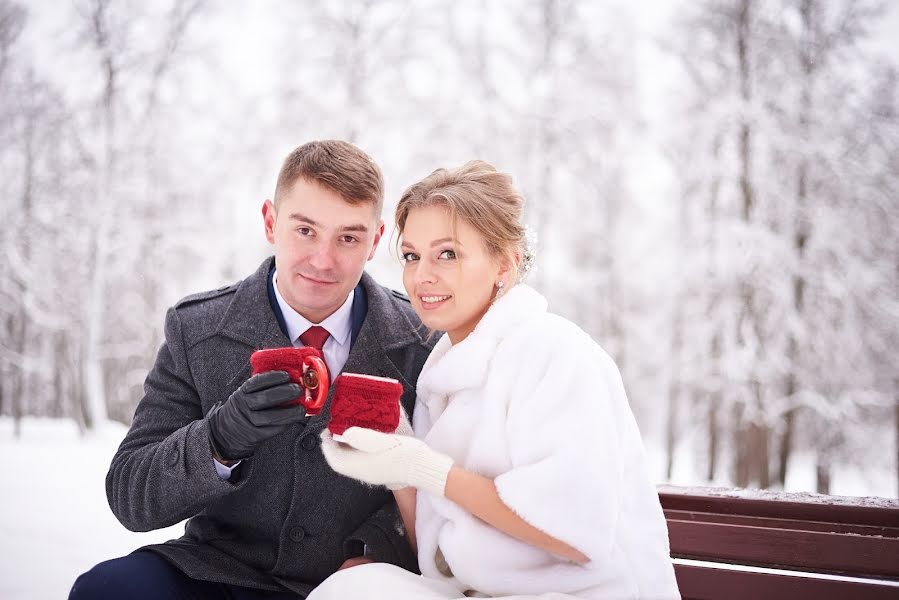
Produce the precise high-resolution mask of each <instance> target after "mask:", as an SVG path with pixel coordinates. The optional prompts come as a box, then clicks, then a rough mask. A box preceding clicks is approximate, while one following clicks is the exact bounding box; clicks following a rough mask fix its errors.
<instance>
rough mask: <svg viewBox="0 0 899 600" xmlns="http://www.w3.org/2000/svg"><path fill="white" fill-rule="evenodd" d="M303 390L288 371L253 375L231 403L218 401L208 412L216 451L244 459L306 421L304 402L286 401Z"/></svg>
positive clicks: (236, 393)
mask: <svg viewBox="0 0 899 600" xmlns="http://www.w3.org/2000/svg"><path fill="white" fill-rule="evenodd" d="M302 393H303V390H302V389H301V388H300V386H299V385H297V384H295V383H291V381H290V376H288V375H287V373H285V372H284V371H268V372H266V373H259V374H258V375H254V376H253V377H250V378H249V379H247V380H246V381H245V382H244V384H243V385H242V386H240V387H239V388H238V389H237V390H236V391H235V392H234V393H233V394H231V396H230V397H229V398H228V401H227V402H219V403H217V404H216V405H215V406H213V407H212V409H211V410H210V411H209V414H207V415H206V421H207V422H208V424H209V442H210V443H211V445H212V449H213V451H214V452H215V453H216V454H217V455H218V456H219V457H221V458H223V459H224V460H226V461H232V460H240V459H244V458H247V457H249V456H251V455H252V454H253V452H254V451H255V450H256V446H258V445H259V444H261V443H262V442H264V441H265V440H267V439H269V438H270V437H273V436H275V435H277V434H279V433H281V431H283V430H284V429H285V428H286V427H287V426H288V425H290V424H291V423H303V424H305V423H306V420H307V417H306V409H305V408H304V407H303V405H302V404H289V405H285V404H284V403H285V402H287V401H289V400H295V399H296V398H299V397H300V395H301V394H302Z"/></svg>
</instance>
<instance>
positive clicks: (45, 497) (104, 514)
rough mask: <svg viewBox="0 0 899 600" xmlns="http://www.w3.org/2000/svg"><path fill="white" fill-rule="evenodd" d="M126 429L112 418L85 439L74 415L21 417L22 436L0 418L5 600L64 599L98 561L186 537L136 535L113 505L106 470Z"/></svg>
mask: <svg viewBox="0 0 899 600" xmlns="http://www.w3.org/2000/svg"><path fill="white" fill-rule="evenodd" d="M125 431H126V428H125V427H124V426H123V425H120V424H118V423H107V424H104V426H103V427H101V428H100V430H99V431H97V432H95V433H94V434H92V435H91V436H89V437H84V438H82V437H81V436H79V434H78V429H77V428H76V426H75V424H74V423H73V422H72V421H62V420H54V419H24V420H23V422H22V437H21V439H18V440H17V439H15V438H14V437H13V427H12V421H11V420H10V419H8V418H0V456H2V457H3V476H2V482H3V483H2V484H0V485H2V487H0V489H2V492H0V557H2V559H0V598H2V599H3V600H40V599H44V598H46V599H51V598H53V599H60V598H66V597H67V596H68V593H69V589H70V588H71V586H72V582H74V581H75V578H76V577H77V576H78V574H80V573H82V572H83V571H86V570H87V569H89V568H90V567H91V566H93V565H94V564H96V563H98V562H100V561H103V560H106V559H109V558H114V557H116V556H121V555H124V554H128V553H129V552H131V551H132V550H134V549H135V548H138V547H139V546H142V545H144V544H148V543H154V542H160V541H165V540H168V539H172V538H174V537H178V536H180V535H181V533H182V532H183V530H184V526H183V525H176V526H174V527H169V528H168V529H163V530H160V531H154V532H151V533H132V532H130V531H128V530H127V529H125V528H124V527H122V525H120V524H119V522H118V521H117V520H116V518H115V517H114V516H113V514H112V511H110V510H109V505H108V504H107V503H106V491H105V489H106V488H105V478H106V469H107V468H108V467H109V461H110V459H111V458H112V455H113V454H114V453H115V451H116V448H117V447H118V445H119V442H121V440H122V438H123V437H124V436H125Z"/></svg>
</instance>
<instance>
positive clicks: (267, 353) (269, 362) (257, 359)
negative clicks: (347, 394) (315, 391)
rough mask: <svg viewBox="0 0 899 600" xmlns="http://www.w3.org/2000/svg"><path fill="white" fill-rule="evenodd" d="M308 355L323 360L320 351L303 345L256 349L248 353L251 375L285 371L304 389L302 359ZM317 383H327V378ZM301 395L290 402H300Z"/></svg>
mask: <svg viewBox="0 0 899 600" xmlns="http://www.w3.org/2000/svg"><path fill="white" fill-rule="evenodd" d="M308 356H316V357H318V358H320V359H322V360H323V361H324V357H323V356H322V353H321V352H320V351H318V350H316V349H315V348H310V347H308V346H304V347H302V348H293V347H289V348H269V349H266V350H257V351H255V352H253V354H251V355H250V366H251V367H252V369H253V375H258V374H259V373H265V372H266V371H286V372H287V374H288V375H289V376H290V380H291V381H292V382H294V383H296V384H298V385H299V386H300V387H302V388H304V389H305V386H304V385H303V359H305V358H306V357H308ZM319 385H326V386H327V385H328V380H327V379H325V381H323V382H320V384H319ZM301 403H302V396H301V397H300V398H298V399H297V400H296V401H294V402H292V404H301Z"/></svg>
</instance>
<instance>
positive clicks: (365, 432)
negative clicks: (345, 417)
mask: <svg viewBox="0 0 899 600" xmlns="http://www.w3.org/2000/svg"><path fill="white" fill-rule="evenodd" d="M341 440H342V441H343V442H344V443H343V444H340V443H338V442H336V441H334V440H333V439H332V438H331V434H330V433H329V432H328V431H327V430H325V431H324V432H323V433H322V452H323V453H324V455H325V460H327V461H328V464H329V465H331V468H332V469H334V470H335V471H337V472H338V473H340V474H341V475H345V476H347V477H352V478H353V479H358V480H359V481H364V482H365V483H370V484H372V485H388V486H390V487H391V488H394V489H395V488H397V487H406V486H413V487H416V488H418V489H420V490H425V491H427V492H430V493H432V494H436V495H438V496H443V494H444V489H445V488H446V478H447V476H448V475H449V471H450V468H452V466H453V460H452V459H451V458H450V457H449V456H446V455H445V454H441V453H440V452H437V451H435V450H431V448H429V447H428V445H427V444H425V443H424V442H423V441H421V440H419V439H417V438H414V437H409V436H405V435H397V434H392V433H381V432H380V431H374V430H372V429H366V428H363V427H350V428H349V429H347V430H346V431H344V432H343V435H342V436H341Z"/></svg>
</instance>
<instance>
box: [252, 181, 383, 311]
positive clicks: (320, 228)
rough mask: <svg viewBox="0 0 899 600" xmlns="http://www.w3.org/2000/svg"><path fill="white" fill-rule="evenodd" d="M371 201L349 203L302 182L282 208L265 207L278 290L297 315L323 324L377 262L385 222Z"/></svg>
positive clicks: (284, 198) (268, 202)
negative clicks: (371, 263)
mask: <svg viewBox="0 0 899 600" xmlns="http://www.w3.org/2000/svg"><path fill="white" fill-rule="evenodd" d="M374 212H375V208H374V204H372V203H360V204H350V203H348V202H347V201H346V200H344V199H343V197H341V196H340V194H338V193H337V192H335V191H333V190H331V189H329V188H326V187H324V186H322V185H320V184H318V183H317V182H314V181H307V180H306V179H302V178H300V179H298V180H297V181H296V182H295V183H294V184H293V187H291V188H290V189H288V190H287V191H286V192H284V193H283V194H282V197H281V200H280V202H279V205H278V208H277V209H276V208H275V206H274V204H273V203H272V202H271V200H266V201H265V204H264V205H263V207H262V216H263V219H264V221H265V237H266V238H267V239H268V241H269V242H270V243H271V244H273V245H274V247H275V266H276V268H277V269H278V291H279V292H280V293H281V296H283V297H284V299H285V300H286V301H287V303H288V304H290V306H291V307H293V309H294V310H296V311H297V312H298V313H300V314H301V315H303V316H304V317H306V318H307V319H309V320H310V321H312V322H313V323H321V322H322V321H323V320H324V319H325V318H327V317H328V316H329V315H330V314H331V313H333V312H334V311H335V310H337V309H338V308H340V306H341V305H342V304H343V303H344V302H345V301H346V298H347V295H348V294H349V293H350V290H352V289H353V288H354V287H356V285H357V284H358V283H359V278H360V277H361V276H362V270H363V269H364V268H365V263H366V262H368V261H369V260H371V259H372V257H373V256H374V254H375V249H376V248H377V247H378V242H379V241H380V240H381V235H383V233H384V222H383V221H382V220H381V219H380V215H376V214H374Z"/></svg>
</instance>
